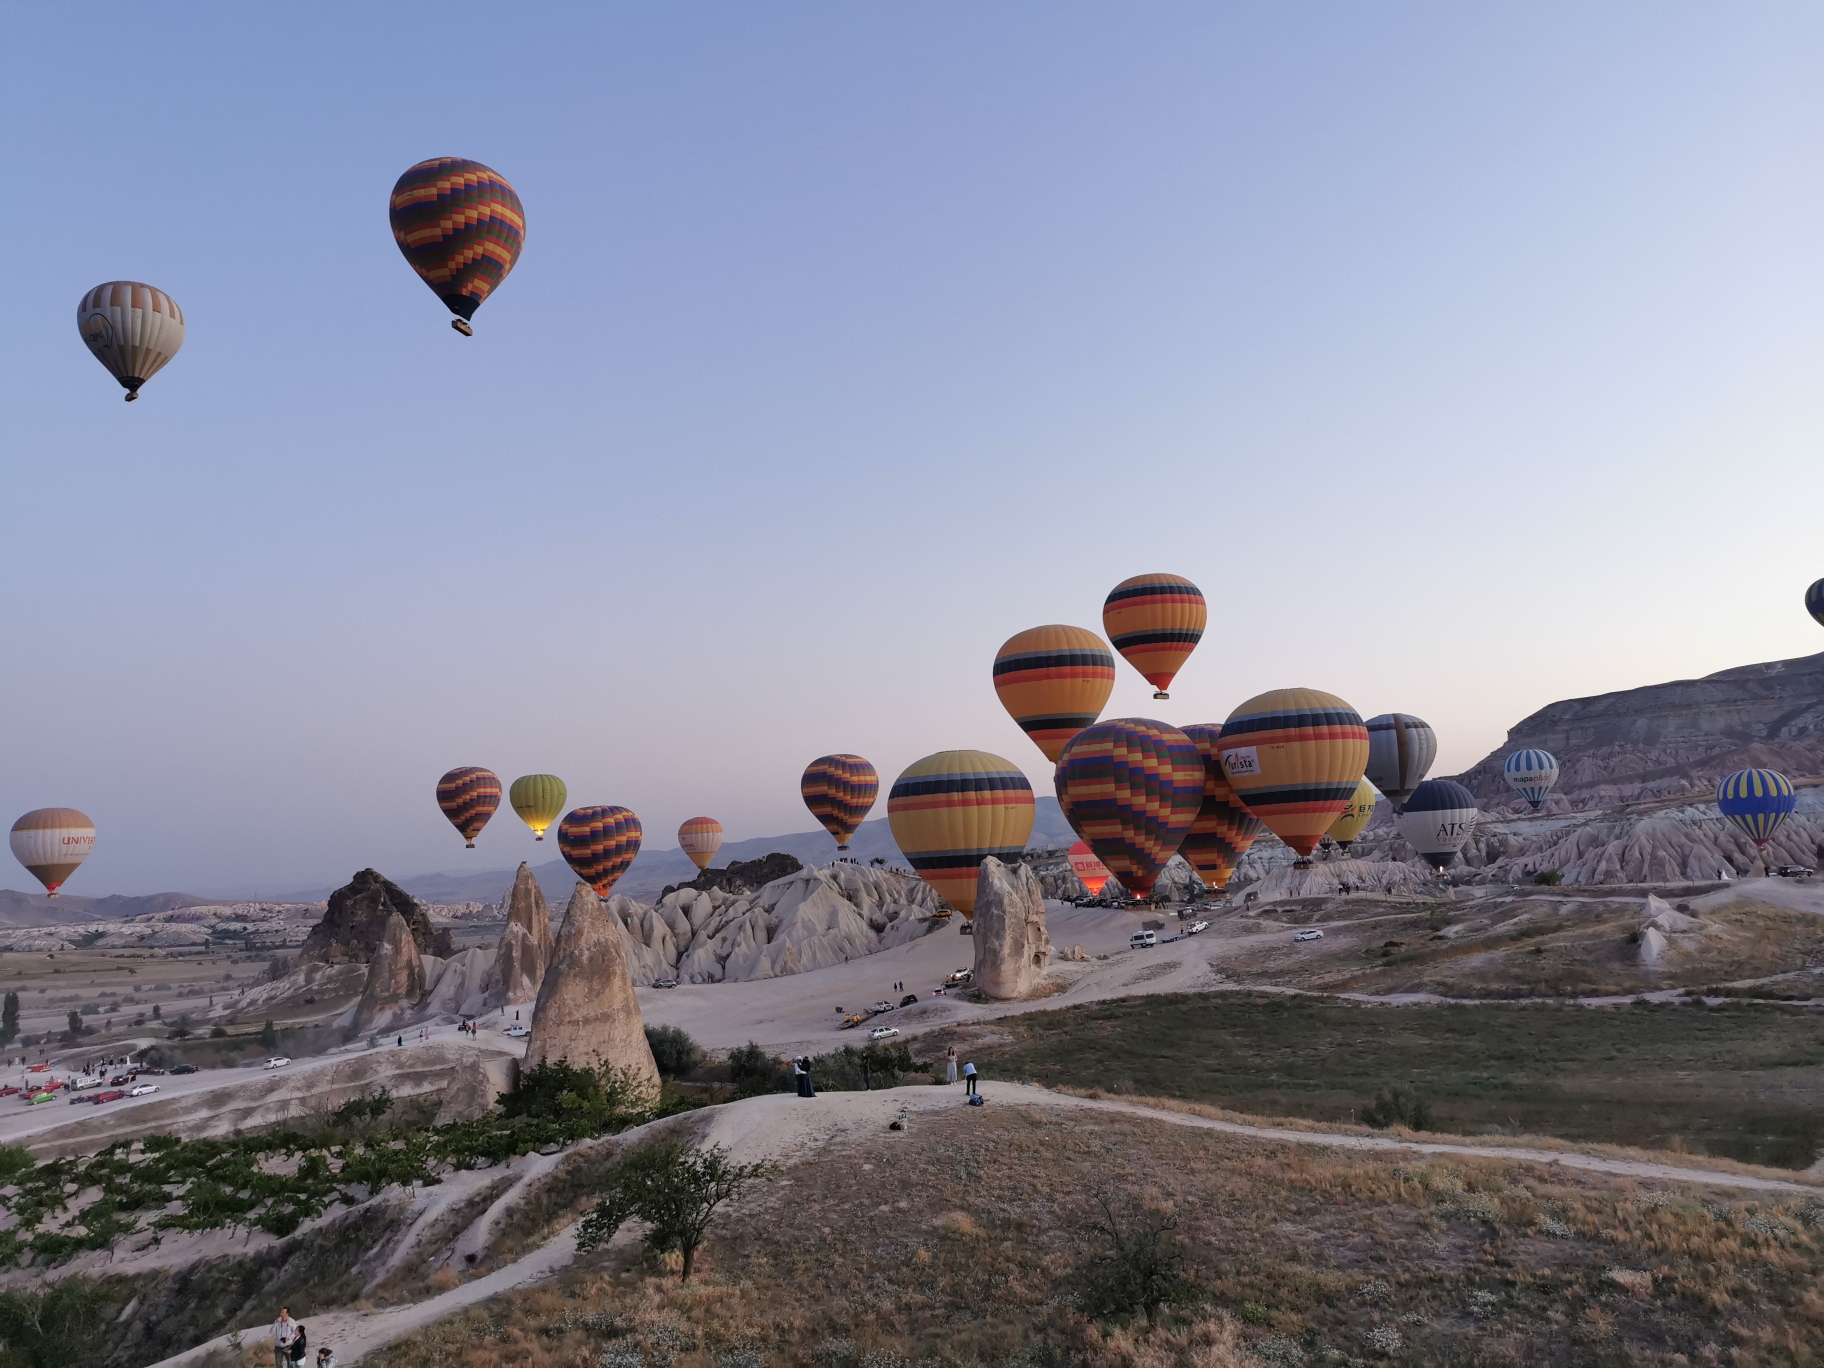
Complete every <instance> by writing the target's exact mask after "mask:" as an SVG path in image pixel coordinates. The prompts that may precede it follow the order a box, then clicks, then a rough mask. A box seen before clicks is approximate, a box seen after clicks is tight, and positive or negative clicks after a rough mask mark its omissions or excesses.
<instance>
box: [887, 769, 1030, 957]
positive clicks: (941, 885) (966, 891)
mask: <svg viewBox="0 0 1824 1368" xmlns="http://www.w3.org/2000/svg"><path fill="white" fill-rule="evenodd" d="M1032 817H1033V805H1032V784H1031V783H1030V782H1029V781H1028V780H1027V778H1026V776H1025V775H1024V774H1022V773H1021V772H1020V770H1019V768H1018V767H1017V766H1016V765H1014V763H1013V762H1012V761H1011V760H1003V759H1002V758H1001V757H1000V756H998V755H990V754H989V753H988V752H987V751H978V750H953V751H939V752H938V753H937V754H936V755H927V756H926V757H925V758H924V759H923V760H920V761H918V762H917V763H915V764H913V765H911V766H909V767H908V768H907V769H906V771H905V773H903V774H901V775H900V776H899V778H897V779H895V780H894V781H893V787H892V789H891V790H889V791H888V793H887V823H888V825H889V826H891V827H892V829H893V839H894V840H895V841H897V842H898V843H899V848H900V850H901V852H902V853H903V854H904V855H905V857H906V860H907V861H908V862H909V863H910V864H911V866H912V868H914V869H916V870H917V871H918V873H919V876H920V877H921V878H923V879H924V881H925V882H926V883H928V884H930V885H931V887H932V888H933V889H934V890H936V892H937V894H938V896H939V897H941V898H942V899H943V900H944V901H945V902H947V903H949V904H950V906H952V907H954V908H955V909H956V910H957V911H958V912H961V913H962V914H963V916H964V917H966V918H968V919H970V920H972V921H973V920H974V918H975V886H976V879H977V877H978V876H979V875H980V873H981V865H982V861H983V860H985V859H987V858H988V857H989V856H990V855H992V856H994V857H995V858H996V859H997V860H1008V861H1011V860H1013V859H1014V858H1015V857H1016V856H1018V855H1019V853H1020V852H1021V851H1022V850H1024V849H1026V841H1027V839H1028V838H1029V837H1030V836H1031V835H1032Z"/></svg>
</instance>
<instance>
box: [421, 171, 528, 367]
mask: <svg viewBox="0 0 1824 1368" xmlns="http://www.w3.org/2000/svg"><path fill="white" fill-rule="evenodd" d="M388 216H389V217H390V219H391V220H392V225H393V240H394V241H395V242H397V243H398V244H399V250H400V251H401V252H404V253H405V259H406V260H407V261H408V262H410V263H411V267H412V269H413V270H414V271H416V272H418V275H419V277H420V278H421V279H422V280H423V281H424V283H425V284H426V285H429V286H430V287H431V290H432V292H433V293H434V294H435V295H436V296H437V298H439V299H441V300H442V301H443V302H444V304H445V305H446V306H447V307H448V308H449V311H450V312H451V313H453V314H455V315H456V317H454V318H452V319H451V320H450V326H451V327H452V328H454V329H456V331H457V332H459V333H461V334H462V335H463V336H464V337H473V336H474V335H475V330H474V329H473V328H471V327H470V326H469V320H470V319H472V318H474V317H475V310H477V309H478V308H480V307H481V305H482V301H483V300H485V299H487V297H488V296H489V295H491V294H493V293H494V291H495V290H496V289H497V288H499V286H500V282H501V281H503V280H505V279H506V278H507V272H508V271H510V270H512V269H513V263H514V262H516V261H518V260H519V251H520V248H521V247H522V246H524V245H525V240H526V211H525V210H524V209H523V208H522V207H521V206H520V203H519V196H518V195H516V194H514V193H513V187H512V186H511V185H508V184H507V178H506V177H505V176H503V175H501V174H500V172H498V171H491V170H489V169H488V168H487V167H485V166H483V165H482V164H481V163H480V162H477V161H469V160H468V159H467V158H464V157H432V158H431V159H430V160H429V161H421V162H419V163H418V165H416V166H414V167H412V168H411V170H409V171H407V172H406V173H405V174H404V175H403V176H401V177H399V180H398V182H397V183H396V184H395V185H394V186H393V198H392V203H391V205H390V207H389V209H388Z"/></svg>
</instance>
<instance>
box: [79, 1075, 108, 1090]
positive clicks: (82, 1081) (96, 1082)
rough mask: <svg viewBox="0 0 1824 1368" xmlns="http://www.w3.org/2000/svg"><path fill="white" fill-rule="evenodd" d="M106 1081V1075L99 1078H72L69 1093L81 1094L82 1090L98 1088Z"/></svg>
mask: <svg viewBox="0 0 1824 1368" xmlns="http://www.w3.org/2000/svg"><path fill="white" fill-rule="evenodd" d="M107 1081H108V1077H107V1075H106V1074H103V1075H102V1076H101V1077H100V1078H72V1079H71V1080H70V1091H71V1092H81V1091H82V1090H83V1089H84V1088H99V1087H100V1086H101V1085H102V1084H103V1083H106V1082H107Z"/></svg>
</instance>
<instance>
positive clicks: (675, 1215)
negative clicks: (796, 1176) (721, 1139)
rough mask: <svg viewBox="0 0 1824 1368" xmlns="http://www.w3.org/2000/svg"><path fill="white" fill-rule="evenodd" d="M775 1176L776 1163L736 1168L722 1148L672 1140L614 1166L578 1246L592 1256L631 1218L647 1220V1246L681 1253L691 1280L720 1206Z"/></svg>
mask: <svg viewBox="0 0 1824 1368" xmlns="http://www.w3.org/2000/svg"><path fill="white" fill-rule="evenodd" d="M775 1172H777V1169H776V1168H775V1166H774V1165H772V1164H731V1163H730V1162H729V1161H728V1151H727V1150H726V1149H724V1148H723V1147H722V1146H720V1145H712V1146H710V1147H709V1148H707V1149H686V1148H685V1147H684V1146H683V1145H682V1144H680V1143H679V1142H678V1141H677V1140H675V1139H673V1138H671V1137H669V1136H667V1137H665V1138H663V1139H660V1140H655V1141H653V1142H652V1143H650V1144H646V1145H642V1146H640V1147H639V1148H638V1149H636V1150H634V1151H633V1152H632V1153H631V1154H629V1155H627V1156H626V1158H624V1159H622V1160H621V1162H620V1163H618V1164H616V1165H615V1166H614V1169H613V1171H612V1172H611V1173H610V1174H609V1178H608V1184H607V1190H606V1191H605V1192H604V1193H603V1194H602V1199H601V1201H599V1202H597V1203H596V1206H595V1209H594V1210H593V1211H591V1212H590V1213H589V1214H588V1215H587V1216H585V1217H583V1219H582V1222H581V1223H580V1224H579V1225H578V1226H577V1233H576V1247H577V1249H578V1250H580V1251H582V1252H583V1253H588V1252H589V1251H590V1250H592V1249H596V1248H599V1247H600V1246H602V1245H604V1244H607V1243H608V1241H610V1240H612V1239H613V1238H614V1236H615V1233H616V1232H617V1231H619V1230H620V1228H621V1227H622V1226H623V1225H625V1224H626V1223H627V1222H628V1221H629V1220H634V1219H637V1220H641V1221H645V1222H646V1223H647V1225H646V1247H647V1248H648V1249H651V1250H653V1251H655V1252H657V1253H661V1254H663V1253H668V1252H670V1251H672V1250H674V1249H675V1250H676V1251H677V1252H678V1253H679V1254H680V1255H681V1256H682V1258H683V1261H684V1264H683V1271H682V1274H681V1276H680V1277H679V1281H680V1282H688V1281H690V1270H691V1265H692V1264H693V1263H694V1262H695V1261H696V1255H697V1247H698V1246H699V1245H701V1244H702V1243H703V1235H704V1232H705V1231H706V1230H707V1229H708V1228H709V1222H710V1220H711V1218H712V1217H714V1216H715V1214H716V1208H717V1207H719V1206H721V1205H722V1204H723V1203H724V1202H730V1201H733V1200H734V1199H735V1198H736V1197H739V1196H740V1195H741V1193H742V1191H743V1190H745V1189H746V1188H747V1187H748V1185H749V1184H751V1183H753V1182H756V1181H758V1180H760V1179H762V1178H766V1177H770V1176H771V1175H772V1174H774V1173H775Z"/></svg>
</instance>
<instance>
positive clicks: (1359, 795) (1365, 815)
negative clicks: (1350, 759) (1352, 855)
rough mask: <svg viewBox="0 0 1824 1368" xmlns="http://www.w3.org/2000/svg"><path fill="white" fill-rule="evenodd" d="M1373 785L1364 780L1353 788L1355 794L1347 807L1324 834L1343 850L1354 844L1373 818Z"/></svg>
mask: <svg viewBox="0 0 1824 1368" xmlns="http://www.w3.org/2000/svg"><path fill="white" fill-rule="evenodd" d="M1374 797H1375V794H1374V785H1373V784H1371V783H1369V782H1368V781H1367V780H1366V779H1364V780H1362V782H1361V783H1359V784H1357V785H1356V786H1355V793H1354V795H1353V796H1352V797H1351V798H1350V799H1349V806H1348V807H1346V808H1344V809H1343V811H1342V815H1341V816H1339V817H1338V818H1337V819H1336V821H1334V822H1333V823H1331V825H1330V830H1329V831H1327V832H1325V833H1324V834H1325V835H1326V836H1328V837H1329V838H1330V839H1331V840H1333V841H1335V842H1336V843H1337V844H1338V845H1339V846H1341V847H1342V848H1343V849H1344V850H1347V849H1349V847H1350V846H1352V845H1354V844H1355V838H1356V837H1357V836H1360V835H1361V834H1362V828H1363V827H1365V826H1367V825H1368V823H1369V822H1370V821H1371V820H1372V819H1373V817H1374Z"/></svg>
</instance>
